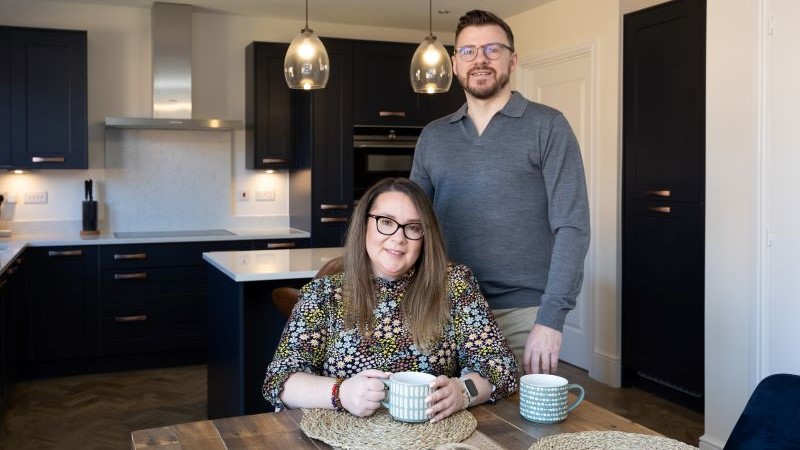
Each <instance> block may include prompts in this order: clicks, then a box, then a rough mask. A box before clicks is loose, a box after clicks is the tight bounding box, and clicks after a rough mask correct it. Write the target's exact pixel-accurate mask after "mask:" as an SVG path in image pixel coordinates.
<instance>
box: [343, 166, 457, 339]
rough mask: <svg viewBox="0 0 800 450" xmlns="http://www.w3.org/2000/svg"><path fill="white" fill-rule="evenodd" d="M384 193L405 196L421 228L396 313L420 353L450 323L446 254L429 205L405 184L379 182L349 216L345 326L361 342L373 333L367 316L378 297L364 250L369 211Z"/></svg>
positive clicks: (395, 180)
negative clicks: (418, 245) (354, 330)
mask: <svg viewBox="0 0 800 450" xmlns="http://www.w3.org/2000/svg"><path fill="white" fill-rule="evenodd" d="M384 192H400V193H403V194H405V195H406V196H408V198H409V199H410V200H411V202H412V203H413V204H414V206H415V207H416V208H417V211H418V212H419V215H420V220H421V222H422V228H423V238H422V250H421V251H420V255H419V258H418V259H417V262H416V263H415V264H414V268H415V273H414V275H413V276H412V278H411V280H409V283H410V284H409V286H408V288H407V289H406V292H405V295H404V296H403V299H402V301H401V302H400V308H401V311H402V313H403V316H404V318H405V320H406V324H407V326H408V327H409V329H410V331H411V335H412V336H413V339H414V344H415V345H416V346H417V347H418V348H419V349H420V350H422V351H425V350H426V349H427V348H429V347H430V344H432V343H433V342H434V341H435V340H436V339H437V338H438V337H439V336H441V333H442V328H443V327H444V325H445V324H446V323H447V322H448V321H449V320H450V304H449V302H448V300H447V252H446V250H445V245H444V239H443V237H442V232H441V230H440V229H439V222H438V221H437V220H436V214H435V213H434V211H433V205H432V204H431V202H430V200H429V199H428V196H427V195H425V192H424V191H423V190H422V189H421V188H420V187H419V186H417V185H416V184H415V183H414V182H413V181H411V180H409V179H407V178H385V179H383V180H381V181H379V182H377V183H375V185H373V186H372V187H371V188H369V190H367V192H366V193H365V194H364V195H363V196H362V197H361V200H359V202H358V205H357V206H356V208H355V211H354V212H353V217H352V219H351V220H350V227H349V228H348V231H347V240H346V243H345V251H344V272H345V282H344V301H345V316H344V320H345V326H346V327H348V328H353V327H355V328H358V330H359V331H360V332H361V334H362V336H369V335H370V334H371V332H372V331H373V319H374V318H373V310H374V309H375V306H376V305H377V302H378V295H377V292H375V284H374V282H373V279H374V277H375V274H373V273H372V265H371V264H370V259H369V255H368V254H367V248H366V239H367V226H368V221H369V217H368V214H369V212H370V209H371V208H372V205H373V203H374V202H375V199H376V198H378V196H379V195H381V194H383V193H384Z"/></svg>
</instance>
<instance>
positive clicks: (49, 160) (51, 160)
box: [31, 156, 64, 163]
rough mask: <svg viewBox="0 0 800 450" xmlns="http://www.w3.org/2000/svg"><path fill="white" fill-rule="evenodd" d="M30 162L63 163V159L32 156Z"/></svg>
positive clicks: (59, 157) (60, 157)
mask: <svg viewBox="0 0 800 450" xmlns="http://www.w3.org/2000/svg"><path fill="white" fill-rule="evenodd" d="M31 162H35V163H63V162H64V157H63V156H50V157H46V156H34V157H33V158H31Z"/></svg>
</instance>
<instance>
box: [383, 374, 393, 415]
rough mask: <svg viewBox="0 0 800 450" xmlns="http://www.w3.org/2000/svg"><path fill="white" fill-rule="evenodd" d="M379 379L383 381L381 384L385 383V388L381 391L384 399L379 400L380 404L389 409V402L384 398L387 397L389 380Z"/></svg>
mask: <svg viewBox="0 0 800 450" xmlns="http://www.w3.org/2000/svg"><path fill="white" fill-rule="evenodd" d="M381 381H383V384H384V385H386V388H385V389H384V390H383V392H384V394H383V395H384V397H383V398H384V400H381V405H382V406H383V407H384V408H386V409H389V402H388V401H387V400H386V399H388V398H389V395H388V394H387V393H388V392H389V383H390V382H391V381H390V380H389V379H388V378H381Z"/></svg>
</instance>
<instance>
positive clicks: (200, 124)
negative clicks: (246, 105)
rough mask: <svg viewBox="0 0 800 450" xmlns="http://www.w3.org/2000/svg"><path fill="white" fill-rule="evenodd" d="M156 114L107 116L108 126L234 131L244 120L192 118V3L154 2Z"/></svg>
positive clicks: (153, 34)
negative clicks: (145, 115)
mask: <svg viewBox="0 0 800 450" xmlns="http://www.w3.org/2000/svg"><path fill="white" fill-rule="evenodd" d="M152 14H153V16H152V40H153V116H152V117H106V127H109V128H133V129H170V130H233V129H236V128H242V121H241V120H223V119H196V118H193V117H192V5H183V4H177V3H160V2H156V3H153V12H152Z"/></svg>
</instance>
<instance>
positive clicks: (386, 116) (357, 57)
mask: <svg viewBox="0 0 800 450" xmlns="http://www.w3.org/2000/svg"><path fill="white" fill-rule="evenodd" d="M353 45H354V48H353V57H354V62H353V68H354V73H353V77H354V78H353V80H354V83H353V99H354V116H355V117H354V123H355V124H357V125H395V126H396V125H425V124H426V123H427V122H428V119H429V109H428V106H427V100H426V99H424V98H423V94H417V93H415V92H414V90H413V89H412V88H411V82H410V80H409V68H410V66H411V58H412V57H413V56H414V51H416V49H417V45H415V44H402V43H395V42H366V41H356V42H354V44H353ZM331 66H332V67H333V62H331ZM424 95H427V94H424Z"/></svg>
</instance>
